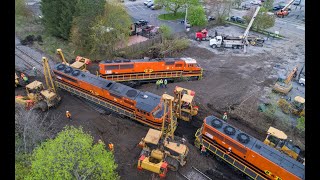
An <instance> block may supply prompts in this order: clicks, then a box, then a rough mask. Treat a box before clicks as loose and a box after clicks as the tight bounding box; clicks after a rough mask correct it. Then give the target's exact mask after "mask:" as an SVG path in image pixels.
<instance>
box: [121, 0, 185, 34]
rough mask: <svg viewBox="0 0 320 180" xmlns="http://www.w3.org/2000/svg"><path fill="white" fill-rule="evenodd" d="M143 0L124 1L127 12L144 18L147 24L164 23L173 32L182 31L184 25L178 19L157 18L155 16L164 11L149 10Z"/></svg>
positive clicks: (134, 16)
mask: <svg viewBox="0 0 320 180" xmlns="http://www.w3.org/2000/svg"><path fill="white" fill-rule="evenodd" d="M144 1H145V0H137V1H133V2H132V1H129V0H126V1H125V2H124V5H125V7H126V8H127V10H128V11H127V12H128V14H129V15H130V16H132V17H133V18H135V19H144V20H147V21H149V24H152V25H155V26H160V25H162V24H166V25H168V26H169V27H171V29H172V31H173V32H181V31H184V30H185V28H184V25H183V24H181V23H180V21H179V20H175V21H162V20H159V19H158V18H157V17H158V16H159V15H160V14H164V13H166V11H165V10H163V9H159V10H151V9H150V8H148V7H147V6H145V5H144V4H143V2H144Z"/></svg>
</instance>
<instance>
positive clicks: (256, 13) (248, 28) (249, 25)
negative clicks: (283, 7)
mask: <svg viewBox="0 0 320 180" xmlns="http://www.w3.org/2000/svg"><path fill="white" fill-rule="evenodd" d="M259 10H260V6H258V7H257V8H256V11H255V12H254V14H253V16H252V18H251V20H250V23H249V24H248V26H247V29H246V30H245V31H244V33H243V38H245V39H247V37H248V34H249V30H250V28H251V26H252V24H253V21H254V19H255V18H256V16H257V15H258V12H259Z"/></svg>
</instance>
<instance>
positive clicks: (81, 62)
mask: <svg viewBox="0 0 320 180" xmlns="http://www.w3.org/2000/svg"><path fill="white" fill-rule="evenodd" d="M57 54H58V55H59V56H60V58H61V60H62V64H65V65H67V66H71V67H72V68H75V69H80V70H81V71H84V72H89V71H88V70H87V64H88V62H87V61H86V60H87V59H86V58H82V57H80V56H78V57H77V59H76V61H75V62H74V63H72V64H69V63H68V62H67V61H66V59H65V57H64V55H63V52H62V50H61V49H57Z"/></svg>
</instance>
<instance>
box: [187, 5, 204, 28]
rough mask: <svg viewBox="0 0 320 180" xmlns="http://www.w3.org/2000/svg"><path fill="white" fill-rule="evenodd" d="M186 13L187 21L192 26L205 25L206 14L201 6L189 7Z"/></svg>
mask: <svg viewBox="0 0 320 180" xmlns="http://www.w3.org/2000/svg"><path fill="white" fill-rule="evenodd" d="M188 11H189V12H188V20H189V22H190V24H191V25H192V26H205V25H207V23H208V21H207V18H206V13H205V11H204V9H203V7H202V6H191V7H190V8H189V10H188Z"/></svg>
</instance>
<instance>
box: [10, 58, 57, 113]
mask: <svg viewBox="0 0 320 180" xmlns="http://www.w3.org/2000/svg"><path fill="white" fill-rule="evenodd" d="M42 61H43V67H44V76H45V80H46V85H47V87H48V88H47V89H46V88H45V87H44V85H43V83H42V82H40V81H37V80H35V81H33V82H32V83H30V84H28V85H26V92H27V96H21V95H19V96H16V97H15V102H16V103H18V104H22V105H23V106H24V107H25V108H26V109H31V108H33V109H41V110H42V111H46V110H48V109H49V108H51V107H54V106H56V105H58V103H59V102H60V100H61V97H60V96H59V95H58V94H57V91H56V88H55V85H54V82H53V79H52V76H51V71H50V67H49V63H48V59H47V58H45V57H43V58H42Z"/></svg>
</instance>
